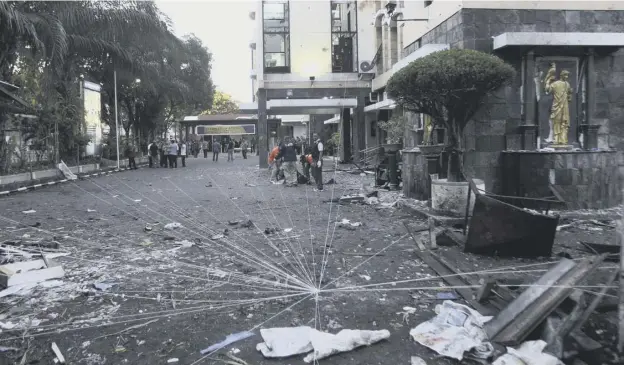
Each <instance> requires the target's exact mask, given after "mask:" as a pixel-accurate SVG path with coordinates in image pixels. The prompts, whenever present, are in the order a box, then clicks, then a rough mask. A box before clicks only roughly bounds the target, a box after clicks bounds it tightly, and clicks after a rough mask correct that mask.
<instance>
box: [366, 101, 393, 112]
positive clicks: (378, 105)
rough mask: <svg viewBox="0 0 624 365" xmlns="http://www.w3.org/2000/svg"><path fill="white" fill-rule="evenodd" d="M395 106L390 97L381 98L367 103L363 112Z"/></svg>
mask: <svg viewBox="0 0 624 365" xmlns="http://www.w3.org/2000/svg"><path fill="white" fill-rule="evenodd" d="M394 108H396V103H395V102H394V100H392V99H386V100H382V101H380V102H377V103H375V104H371V105H368V106H366V107H365V108H364V112H367V113H368V112H376V111H378V110H390V109H394Z"/></svg>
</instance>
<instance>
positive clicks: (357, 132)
mask: <svg viewBox="0 0 624 365" xmlns="http://www.w3.org/2000/svg"><path fill="white" fill-rule="evenodd" d="M365 103H366V101H365V100H364V96H358V98H357V106H356V107H355V108H354V109H353V121H352V124H353V126H352V128H353V154H354V156H353V159H354V161H356V162H357V163H358V164H359V163H360V161H361V160H362V157H363V156H361V154H360V151H361V150H363V149H365V148H366V120H365V118H366V116H365V114H364V104H365Z"/></svg>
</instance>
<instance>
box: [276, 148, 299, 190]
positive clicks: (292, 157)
mask: <svg viewBox="0 0 624 365" xmlns="http://www.w3.org/2000/svg"><path fill="white" fill-rule="evenodd" d="M276 159H277V160H279V159H282V161H283V163H282V168H283V169H284V184H286V186H297V149H296V146H295V141H294V139H293V138H292V137H287V140H286V141H285V142H284V144H283V145H281V146H280V148H279V153H278V154H277V157H276Z"/></svg>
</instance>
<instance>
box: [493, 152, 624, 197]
mask: <svg viewBox="0 0 624 365" xmlns="http://www.w3.org/2000/svg"><path fill="white" fill-rule="evenodd" d="M619 155H620V154H619V153H618V152H615V151H603V152H589V151H588V152H551V153H544V152H537V151H535V152H533V151H506V152H503V157H502V160H503V164H502V167H503V170H504V171H503V176H504V178H503V194H504V195H514V196H529V197H533V198H545V197H548V196H552V193H551V191H550V190H549V184H552V185H554V186H555V187H557V189H558V191H559V192H560V193H561V195H562V197H563V199H564V200H565V201H566V202H568V204H567V208H568V209H604V208H610V207H612V206H614V205H617V204H618V203H619V202H620V201H621V200H622V191H621V189H620V184H619V175H620V171H619V170H621V169H622V168H620V167H618V158H619ZM529 190H530V191H529Z"/></svg>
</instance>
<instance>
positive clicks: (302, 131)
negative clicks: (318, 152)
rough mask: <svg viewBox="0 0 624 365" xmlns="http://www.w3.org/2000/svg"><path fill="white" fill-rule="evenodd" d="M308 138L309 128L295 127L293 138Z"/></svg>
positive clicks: (304, 126) (305, 126) (303, 126)
mask: <svg viewBox="0 0 624 365" xmlns="http://www.w3.org/2000/svg"><path fill="white" fill-rule="evenodd" d="M307 136H308V126H307V125H294V126H293V137H295V138H296V137H301V138H305V137H307Z"/></svg>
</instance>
